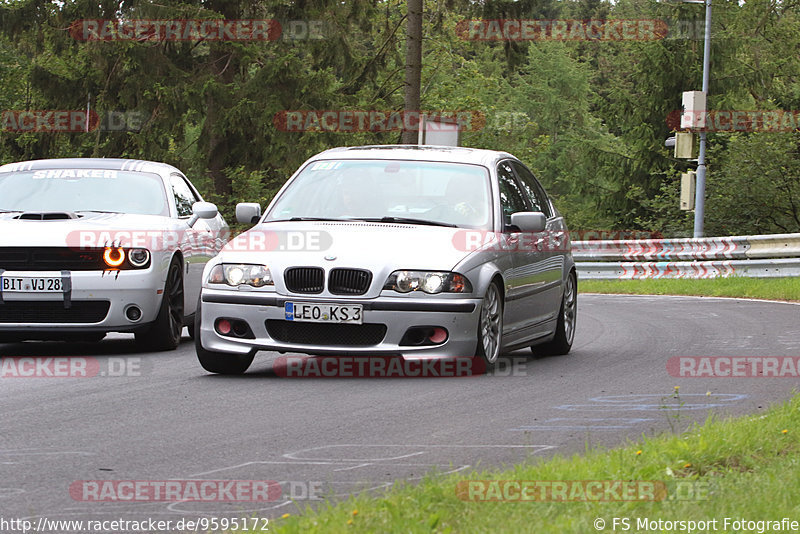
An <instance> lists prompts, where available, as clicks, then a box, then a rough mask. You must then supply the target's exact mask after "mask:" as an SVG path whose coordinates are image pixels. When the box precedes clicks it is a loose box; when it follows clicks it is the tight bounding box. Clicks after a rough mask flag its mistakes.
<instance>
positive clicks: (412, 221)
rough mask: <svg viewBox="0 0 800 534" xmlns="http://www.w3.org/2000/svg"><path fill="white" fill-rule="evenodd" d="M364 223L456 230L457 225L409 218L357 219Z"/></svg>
mask: <svg viewBox="0 0 800 534" xmlns="http://www.w3.org/2000/svg"><path fill="white" fill-rule="evenodd" d="M357 220H359V221H365V222H381V223H400V224H421V225H425V226H446V227H448V228H458V225H456V224H451V223H446V222H441V221H429V220H428V219H413V218H410V217H371V218H361V219H357Z"/></svg>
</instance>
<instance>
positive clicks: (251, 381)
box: [0, 295, 800, 521]
mask: <svg viewBox="0 0 800 534" xmlns="http://www.w3.org/2000/svg"><path fill="white" fill-rule="evenodd" d="M798 318H800V308H798V306H797V305H793V304H788V303H769V302H759V301H744V300H734V299H712V298H690V297H637V296H601V295H581V296H580V298H579V315H578V331H577V337H576V341H575V345H574V347H573V351H572V353H571V354H569V355H568V356H563V357H549V358H526V352H525V351H522V352H517V353H515V354H513V355H510V356H509V360H507V361H508V362H510V363H508V365H506V366H504V367H503V368H502V369H501V370H500V371H499V372H497V373H496V374H495V375H493V376H492V375H490V376H477V377H467V378H463V377H462V378H389V379H365V378H349V379H348V378H341V379H339V378H335V379H330V378H323V379H313V378H304V379H293V378H283V377H281V376H278V375H277V374H276V373H275V372H273V361H274V360H275V358H276V357H277V354H268V353H262V354H260V355H259V356H257V358H256V360H255V362H254V363H253V365H252V366H251V368H250V370H249V372H248V373H247V374H246V375H244V376H241V377H224V376H214V375H209V374H207V373H206V372H205V371H203V369H202V368H201V367H200V366H199V364H198V363H197V360H196V357H195V354H194V348H193V345H192V343H191V342H190V341H189V340H188V338H187V339H185V340H184V343H183V344H182V345H181V346H180V347H179V349H178V350H177V351H175V352H171V353H152V354H142V353H138V352H136V348H135V346H134V344H133V339H132V337H126V336H123V335H112V336H109V337H108V338H107V339H106V340H104V341H103V342H101V343H99V344H93V345H92V344H79V343H72V344H66V343H49V342H48V343H44V342H37V343H26V344H15V345H0V354H2V355H4V356H36V357H48V356H53V357H57V356H71V357H85V361H88V362H90V364H89V366H90V368H91V366H92V365H94V364H95V363H96V364H98V365H99V368H95V369H94V371H95V372H96V375H95V376H94V377H90V378H77V377H70V378H55V377H54V378H42V377H36V378H22V377H10V376H4V377H1V378H0V517H2V518H5V519H9V518H31V519H33V520H34V521H35V520H37V519H38V518H40V517H47V518H48V519H84V520H86V519H106V520H110V519H117V518H122V519H127V520H136V521H141V520H144V519H147V518H154V519H161V520H172V521H176V520H178V519H180V518H187V519H195V518H198V517H214V516H216V517H219V516H223V515H226V516H239V515H245V516H253V515H257V516H259V517H268V518H269V517H276V516H280V515H281V514H284V513H297V506H300V507H302V506H304V505H305V504H309V503H310V504H314V503H315V502H318V501H314V500H311V499H308V498H307V497H308V496H309V494H311V495H321V496H325V497H329V496H334V497H341V496H344V495H348V494H350V493H354V492H358V491H370V490H374V491H380V490H381V488H385V487H388V486H391V485H392V484H393V483H394V482H395V481H398V480H408V481H415V480H418V479H420V477H422V476H423V475H425V474H426V473H431V472H438V473H446V472H450V471H455V470H467V469H470V468H474V467H476V466H477V467H487V466H499V465H502V464H507V463H511V462H520V461H524V460H527V459H531V458H534V459H535V458H545V457H547V456H550V455H552V454H554V453H561V454H569V453H572V452H579V451H582V450H583V449H584V447H585V446H586V444H587V443H589V444H591V445H595V444H602V445H606V446H612V445H615V444H619V443H622V442H624V441H625V440H626V439H628V438H633V439H635V438H637V437H638V436H640V435H641V434H642V433H643V432H647V433H654V432H658V431H665V430H666V431H669V430H670V428H671V426H677V427H680V428H684V427H685V426H686V425H687V424H689V422H690V421H692V420H702V419H704V418H705V417H707V415H708V414H709V412H713V413H715V414H743V413H758V412H760V411H762V410H764V409H766V408H767V407H768V406H769V405H770V404H771V403H774V402H776V401H781V400H784V399H787V398H788V397H789V395H790V393H791V390H792V388H794V387H796V386H797V379H796V378H763V377H762V378H719V377H715V378H676V377H674V376H670V374H669V373H668V371H667V361H668V360H669V359H670V358H673V357H679V356H795V357H796V356H798V355H800V332H799V331H798V328H797V325H798ZM15 361H16V362H19V361H21V360H15ZM40 361H41V360H40ZM92 362H94V363H92ZM12 371H13V369H12ZM8 373H9V368H6V375H7V374H8ZM112 375H113V376H112ZM116 375H122V376H116ZM674 386H680V400H676V399H674V398H673V397H672V393H673V388H674ZM709 393H710V394H709ZM679 402H682V403H683V405H682V406H680V407H678V404H679ZM174 479H178V480H189V479H191V480H274V481H277V482H279V483H280V484H281V488H282V493H281V497H280V498H278V499H277V500H275V501H273V502H259V503H249V502H178V503H174V502H173V503H169V502H91V501H86V500H83V499H84V498H87V497H86V493H83V494H81V493H80V492H78V493H77V494H76V493H75V492H73V494H72V495H71V494H70V488H71V487H72V488H73V489H75V488H76V487H79V488H84V489H85V487H86V486H85V485H84V486H81V484H82V483H81V482H80V481H98V480H99V481H104V480H111V481H167V480H174ZM76 484H77V486H76ZM115 487H118V486H115ZM76 495H77V499H76V498H75V497H76ZM81 495H83V497H81ZM289 497H294V498H295V502H292V501H291V500H290V499H289Z"/></svg>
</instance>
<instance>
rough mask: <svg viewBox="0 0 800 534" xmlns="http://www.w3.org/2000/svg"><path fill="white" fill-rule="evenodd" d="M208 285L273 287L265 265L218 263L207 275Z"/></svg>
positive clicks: (270, 275) (270, 274)
mask: <svg viewBox="0 0 800 534" xmlns="http://www.w3.org/2000/svg"><path fill="white" fill-rule="evenodd" d="M207 282H208V283H209V284H226V285H229V286H234V287H236V286H241V285H246V286H252V287H264V286H271V285H274V282H273V281H272V273H270V272H269V268H268V267H267V266H266V265H250V264H245V263H220V264H219V265H215V266H214V267H213V268H212V269H211V272H210V273H209V274H208V280H207Z"/></svg>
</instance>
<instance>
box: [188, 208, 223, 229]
mask: <svg viewBox="0 0 800 534" xmlns="http://www.w3.org/2000/svg"><path fill="white" fill-rule="evenodd" d="M218 213H219V210H218V209H217V206H216V205H215V204H212V203H211V202H195V203H194V204H192V216H191V217H190V218H189V221H188V224H189V226H194V223H196V222H197V221H198V220H200V219H213V218H214V217H216V216H217V214H218Z"/></svg>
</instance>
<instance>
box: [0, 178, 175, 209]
mask: <svg viewBox="0 0 800 534" xmlns="http://www.w3.org/2000/svg"><path fill="white" fill-rule="evenodd" d="M0 191H2V192H3V193H2V195H0V211H23V212H24V211H36V212H44V211H62V212H75V213H80V212H82V211H101V212H119V213H131V214H136V215H168V214H169V209H168V205H167V199H166V195H165V193H164V185H163V183H162V181H161V178H160V177H159V176H158V175H156V174H151V173H143V172H132V171H117V170H105V169H67V168H62V169H42V170H36V171H25V172H10V173H0Z"/></svg>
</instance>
